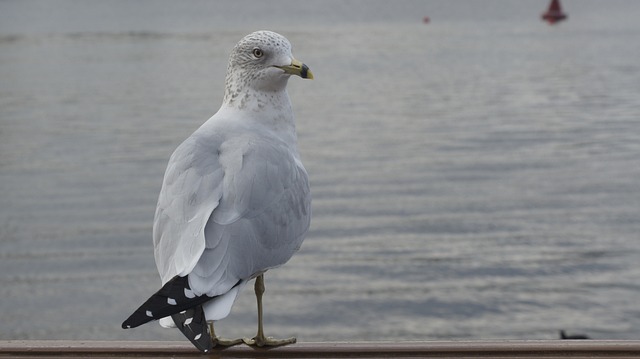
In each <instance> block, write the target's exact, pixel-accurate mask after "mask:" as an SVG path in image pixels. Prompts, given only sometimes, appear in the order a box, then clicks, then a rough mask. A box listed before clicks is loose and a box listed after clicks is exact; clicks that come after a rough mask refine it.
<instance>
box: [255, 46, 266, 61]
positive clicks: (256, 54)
mask: <svg viewBox="0 0 640 359" xmlns="http://www.w3.org/2000/svg"><path fill="white" fill-rule="evenodd" d="M262 55H264V52H262V50H260V49H259V48H257V47H256V48H255V49H253V56H254V57H255V58H256V59H259V58H261V57H262Z"/></svg>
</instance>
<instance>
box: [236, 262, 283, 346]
mask: <svg viewBox="0 0 640 359" xmlns="http://www.w3.org/2000/svg"><path fill="white" fill-rule="evenodd" d="M264 289H265V288H264V274H260V275H259V276H258V277H256V284H255V291H256V300H257V301H258V334H256V336H255V337H253V339H248V338H244V339H243V341H244V343H245V344H247V345H250V346H257V347H264V346H271V347H276V346H281V345H287V344H293V343H295V342H296V338H288V339H274V338H271V337H265V336H264V330H263V329H262V295H263V294H264Z"/></svg>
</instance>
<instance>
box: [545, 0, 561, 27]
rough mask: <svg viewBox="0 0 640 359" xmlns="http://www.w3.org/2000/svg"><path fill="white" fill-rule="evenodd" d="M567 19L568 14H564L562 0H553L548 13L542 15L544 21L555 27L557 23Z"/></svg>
mask: <svg viewBox="0 0 640 359" xmlns="http://www.w3.org/2000/svg"><path fill="white" fill-rule="evenodd" d="M566 18H567V14H565V13H563V12H562V6H561V5H560V0H551V3H550V4H549V8H548V9H547V11H546V12H545V13H544V14H542V20H544V21H546V22H548V23H549V24H551V25H553V24H555V23H556V22H559V21H562V20H564V19H566Z"/></svg>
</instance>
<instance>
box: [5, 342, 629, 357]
mask: <svg viewBox="0 0 640 359" xmlns="http://www.w3.org/2000/svg"><path fill="white" fill-rule="evenodd" d="M207 356H208V357H212V358H346V357H349V358H382V357H395V358H399V357H400V358H640V341H602V340H504V341H495V340H493V341H432V342H345V343H336V342H330V343H298V344H295V345H291V346H286V347H281V348H274V349H268V350H267V349H253V348H249V347H247V346H236V347H231V348H227V349H221V350H214V352H212V353H211V354H209V355H202V354H200V352H198V351H197V350H196V349H195V348H193V347H192V346H191V344H190V343H188V342H137V341H64V340H62V341H57V340H56V341H35V340H9V341H0V357H13V358H26V357H76V358H78V357H102V358H105V357H158V358H162V357H167V358H168V357H171V358H186V357H207Z"/></svg>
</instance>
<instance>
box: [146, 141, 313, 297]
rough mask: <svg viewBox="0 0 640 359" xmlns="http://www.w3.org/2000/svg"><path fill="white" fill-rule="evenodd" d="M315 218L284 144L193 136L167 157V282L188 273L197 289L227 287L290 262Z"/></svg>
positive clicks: (302, 176) (159, 255)
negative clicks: (312, 219) (168, 158)
mask: <svg viewBox="0 0 640 359" xmlns="http://www.w3.org/2000/svg"><path fill="white" fill-rule="evenodd" d="M310 217H311V196H310V192H309V183H308V179H307V173H306V171H305V169H304V167H303V166H302V164H301V163H300V161H299V160H298V159H297V154H296V153H295V152H294V150H292V149H291V148H290V147H289V146H287V145H286V144H285V143H284V142H282V141H279V140H276V139H274V138H270V139H265V138H263V137H261V136H254V135H250V134H249V135H244V136H235V137H233V138H231V139H228V140H225V141H222V140H219V139H218V140H216V139H213V140H212V139H211V138H208V139H207V140H206V141H204V140H202V139H200V140H198V139H197V138H195V137H194V138H190V139H188V140H187V141H185V142H184V143H183V144H182V145H181V146H179V147H178V149H176V151H175V152H174V154H173V155H172V157H171V159H170V161H169V166H168V168H167V172H166V174H165V180H164V183H163V188H162V191H161V193H160V198H159V201H158V209H157V210H156V220H155V223H154V244H155V249H156V250H155V253H156V263H157V265H158V269H159V271H160V274H161V276H162V279H163V283H165V282H166V281H168V280H170V279H171V278H173V276H175V275H179V276H184V275H187V274H188V275H189V283H190V284H191V288H192V290H193V291H194V292H195V293H196V294H198V295H199V294H204V293H206V294H207V295H209V296H214V295H219V294H222V293H225V292H226V291H228V290H229V289H230V288H231V287H232V286H233V285H235V284H236V283H237V282H238V280H240V279H249V278H251V277H252V276H254V275H256V274H258V273H261V272H263V271H265V270H267V269H269V268H273V267H277V266H279V265H282V264H283V263H285V262H286V261H287V260H289V258H290V257H291V256H292V255H293V253H295V251H296V250H297V249H298V248H299V247H300V245H301V243H302V240H303V239H304V235H305V234H306V232H307V230H308V228H309V222H310Z"/></svg>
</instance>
